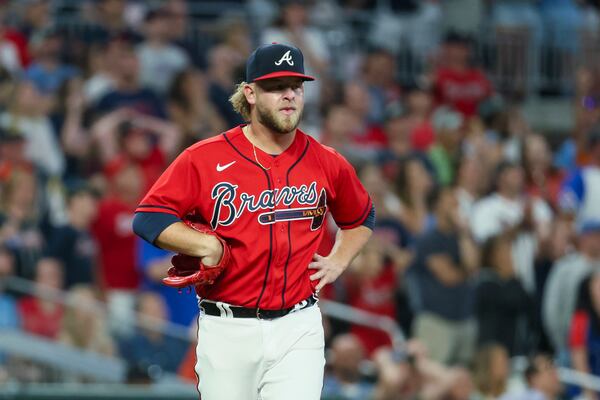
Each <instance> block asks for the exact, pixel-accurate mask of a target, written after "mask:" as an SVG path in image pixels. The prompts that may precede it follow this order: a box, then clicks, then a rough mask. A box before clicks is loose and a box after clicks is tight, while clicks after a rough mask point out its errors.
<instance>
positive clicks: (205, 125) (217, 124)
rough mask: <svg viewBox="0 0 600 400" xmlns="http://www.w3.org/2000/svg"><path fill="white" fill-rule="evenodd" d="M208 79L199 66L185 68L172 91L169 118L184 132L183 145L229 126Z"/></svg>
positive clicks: (169, 94) (174, 80)
mask: <svg viewBox="0 0 600 400" xmlns="http://www.w3.org/2000/svg"><path fill="white" fill-rule="evenodd" d="M208 85H209V83H208V79H207V77H206V75H205V74H204V73H202V72H200V71H198V70H196V69H187V70H185V71H181V72H180V73H179V74H177V75H176V76H175V78H174V79H173V83H172V84H171V88H170V90H169V93H168V102H167V107H168V111H169V118H170V119H171V120H172V121H173V122H174V123H175V124H176V125H177V127H178V128H179V130H180V132H181V133H182V138H181V142H182V143H181V145H180V146H179V147H180V148H185V147H187V146H189V145H191V144H193V143H194V142H196V141H198V140H201V139H206V138H208V137H211V136H214V135H215V134H217V133H219V132H223V131H225V130H227V129H228V127H227V125H226V123H225V120H224V119H223V118H222V117H221V115H220V114H219V113H218V111H217V109H216V107H215V106H214V104H213V103H212V102H211V100H210V99H209V96H208Z"/></svg>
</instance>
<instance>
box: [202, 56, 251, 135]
mask: <svg viewBox="0 0 600 400" xmlns="http://www.w3.org/2000/svg"><path fill="white" fill-rule="evenodd" d="M241 62H242V61H241V60H240V58H239V54H237V52H236V51H235V50H233V49H231V48H229V47H228V46H225V45H216V46H215V47H213V48H211V49H210V50H209V52H208V68H207V71H206V72H207V76H208V79H209V82H210V85H209V88H208V93H209V98H210V100H211V101H212V103H213V104H214V105H215V106H216V107H217V110H218V111H219V114H220V115H221V117H222V118H223V119H224V120H225V122H226V126H227V128H228V129H231V128H233V127H234V126H237V125H239V124H242V123H244V122H245V121H244V120H243V118H242V117H241V116H240V115H239V114H238V113H236V112H235V111H233V109H232V108H231V103H229V96H230V95H231V93H233V91H234V88H235V82H236V81H237V80H236V76H235V75H236V72H237V70H236V66H237V65H240V63H241Z"/></svg>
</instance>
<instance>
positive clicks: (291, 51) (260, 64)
mask: <svg viewBox="0 0 600 400" xmlns="http://www.w3.org/2000/svg"><path fill="white" fill-rule="evenodd" d="M284 76H293V77H298V78H302V79H303V80H305V81H314V80H315V78H313V77H312V76H308V75H305V74H304V56H303V55H302V52H301V51H300V49H299V48H297V47H294V46H289V45H286V44H280V43H272V44H265V45H262V46H260V47H258V48H257V49H256V50H254V51H253V52H252V54H250V57H248V61H247V62H246V82H256V81H262V80H265V79H272V78H280V77H284Z"/></svg>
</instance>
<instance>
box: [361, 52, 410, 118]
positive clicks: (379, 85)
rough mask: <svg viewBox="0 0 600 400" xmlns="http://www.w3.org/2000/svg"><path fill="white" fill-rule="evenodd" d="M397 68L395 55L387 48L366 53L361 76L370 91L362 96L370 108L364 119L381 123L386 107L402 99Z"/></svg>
mask: <svg viewBox="0 0 600 400" xmlns="http://www.w3.org/2000/svg"><path fill="white" fill-rule="evenodd" d="M397 70H398V66H397V64H396V59H395V58H394V55H393V54H391V53H389V52H387V51H385V50H376V51H372V52H370V53H369V54H367V55H366V57H365V59H364V61H363V65H362V71H361V74H360V76H359V78H360V80H361V81H362V82H363V84H364V85H365V87H366V89H367V92H368V94H367V96H365V97H364V98H362V101H366V108H367V110H368V114H367V115H365V118H362V119H363V120H365V121H366V122H367V123H369V124H371V125H381V124H382V123H383V121H384V119H385V110H386V108H387V107H388V106H389V105H390V104H391V103H394V102H397V101H400V100H401V99H402V94H403V93H402V89H401V88H400V85H399V84H398V80H397V79H396V72H397ZM354 100H359V99H358V98H355V99H354Z"/></svg>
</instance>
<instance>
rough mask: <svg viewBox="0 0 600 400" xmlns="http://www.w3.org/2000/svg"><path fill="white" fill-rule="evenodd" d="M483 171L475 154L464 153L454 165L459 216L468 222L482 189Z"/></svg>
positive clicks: (483, 183)
mask: <svg viewBox="0 0 600 400" xmlns="http://www.w3.org/2000/svg"><path fill="white" fill-rule="evenodd" d="M484 176H485V171H483V170H482V168H481V162H480V160H479V158H478V157H476V156H468V155H465V156H463V157H461V158H460V163H459V165H457V167H456V190H455V193H456V199H457V200H458V207H459V210H460V215H461V218H462V219H463V221H464V222H468V221H469V219H470V218H471V215H472V212H473V207H474V205H475V202H476V201H477V200H478V199H479V198H480V197H481V195H482V193H483V190H484V185H485V182H484V179H483V177H484Z"/></svg>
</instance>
